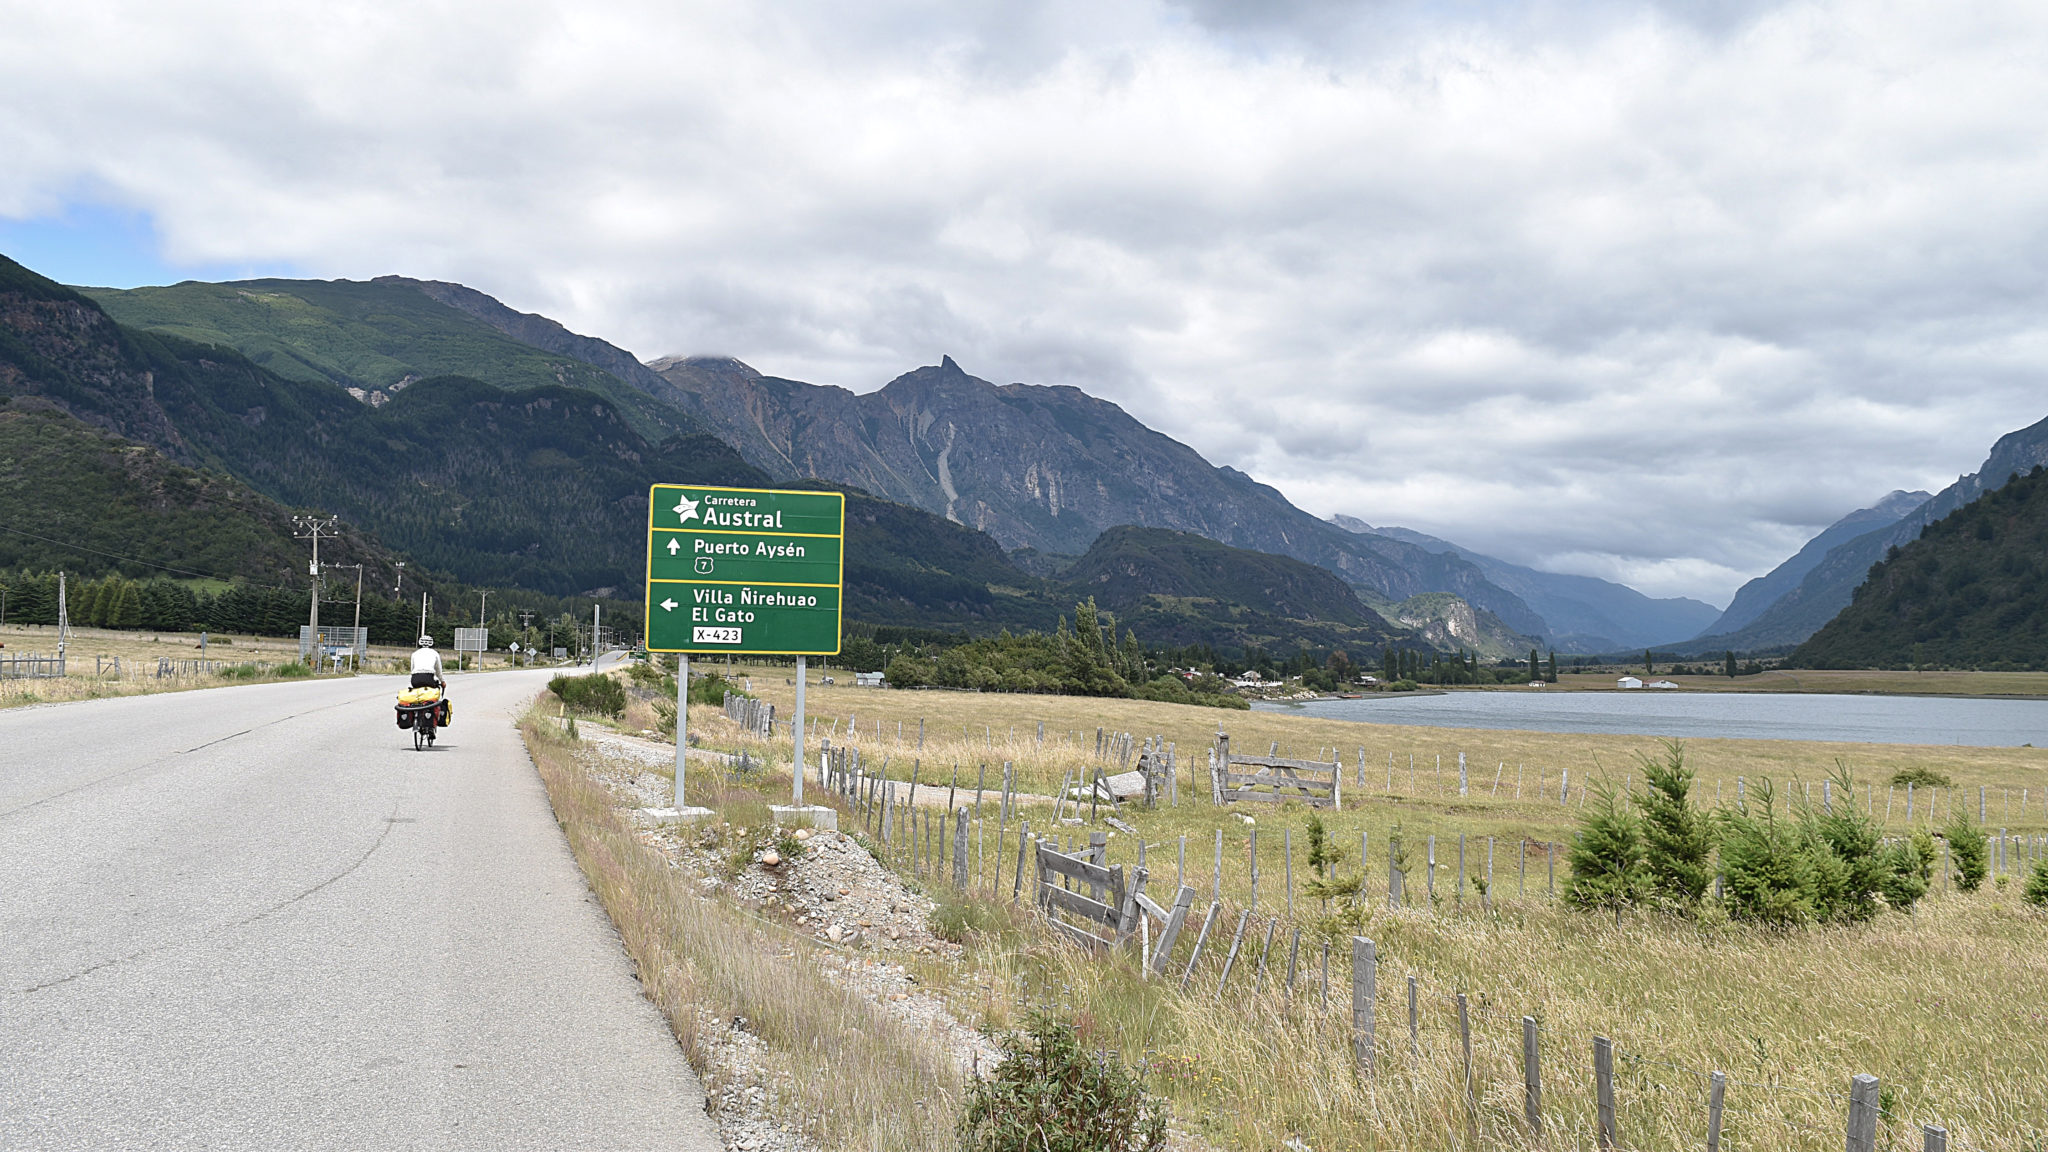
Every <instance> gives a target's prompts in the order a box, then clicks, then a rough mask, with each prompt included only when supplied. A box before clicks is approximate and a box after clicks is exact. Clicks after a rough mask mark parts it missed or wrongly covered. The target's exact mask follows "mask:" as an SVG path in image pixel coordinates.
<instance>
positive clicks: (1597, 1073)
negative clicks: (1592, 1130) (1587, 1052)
mask: <svg viewBox="0 0 2048 1152" xmlns="http://www.w3.org/2000/svg"><path fill="white" fill-rule="evenodd" d="M1593 1087H1594V1092H1595V1095H1596V1097H1597V1098H1598V1101H1599V1108H1600V1131H1599V1135H1598V1147H1599V1148H1600V1152H1614V1149H1615V1148H1616V1147H1617V1146H1618V1143H1617V1141H1618V1137H1617V1136H1616V1134H1615V1131H1614V1041H1612V1040H1609V1039H1608V1038H1607V1037H1605V1036H1595V1037H1593Z"/></svg>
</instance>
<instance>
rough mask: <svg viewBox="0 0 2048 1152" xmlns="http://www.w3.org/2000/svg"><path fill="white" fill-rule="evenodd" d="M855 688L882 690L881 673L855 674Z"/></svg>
mask: <svg viewBox="0 0 2048 1152" xmlns="http://www.w3.org/2000/svg"><path fill="white" fill-rule="evenodd" d="M853 686H854V687H856V688H880V687H882V686H883V685H882V674H881V673H880V672H855V673H854V674H853Z"/></svg>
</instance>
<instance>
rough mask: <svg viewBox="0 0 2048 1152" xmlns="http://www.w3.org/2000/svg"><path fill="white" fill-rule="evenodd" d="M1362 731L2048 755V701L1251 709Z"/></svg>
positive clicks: (1823, 699)
mask: <svg viewBox="0 0 2048 1152" xmlns="http://www.w3.org/2000/svg"><path fill="white" fill-rule="evenodd" d="M1253 707H1254V708H1257V709H1259V710H1260V711H1263V712H1300V713H1305V714H1307V715H1310V716H1320V717H1326V718H1329V719H1333V720H1357V721H1360V722H1362V723H1367V724H1405V725H1411V726H1415V727H1426V728H1498V729H1508V730H1516V731H1525V732H1562V733H1570V732H1610V733H1618V734H1623V735H1642V736H1669V737H1673V738H1680V739H1684V738H1693V737H1700V738H1716V737H1729V738H1735V739H1746V740H1834V741H1843V742H1848V743H1856V744H1961V745H1969V746H1974V747H1983V748H1997V747H2006V748H2013V747H2018V746H2020V745H2022V744H2032V745H2036V746H2048V700H1982V699H1965V698H1961V697H1944V696H1827V695H1818V694H1816V695H1806V694H1803V693H1773V694H1768V695H1767V694H1763V693H1755V694H1750V693H1739V692H1723V693H1707V692H1697V693H1695V692H1670V691H1653V690H1648V689H1645V690H1642V691H1637V692H1560V691H1556V690H1554V689H1552V690H1545V691H1521V692H1451V693H1447V694H1443V695H1428V696H1411V695H1406V694H1394V693H1388V694H1384V695H1372V696H1366V697H1362V698H1360V699H1357V700H1318V701H1314V702H1311V703H1304V704H1279V703H1273V704H1266V703H1260V704H1254V705H1253Z"/></svg>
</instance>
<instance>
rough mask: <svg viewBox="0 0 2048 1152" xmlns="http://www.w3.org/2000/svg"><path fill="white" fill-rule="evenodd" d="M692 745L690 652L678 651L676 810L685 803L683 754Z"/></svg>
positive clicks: (680, 808)
mask: <svg viewBox="0 0 2048 1152" xmlns="http://www.w3.org/2000/svg"><path fill="white" fill-rule="evenodd" d="M689 746H690V654H689V653H688V652H678V653H676V810H677V811H679V812H680V811H682V809H683V807H684V805H683V756H684V755H685V754H686V753H685V749H687V748H689Z"/></svg>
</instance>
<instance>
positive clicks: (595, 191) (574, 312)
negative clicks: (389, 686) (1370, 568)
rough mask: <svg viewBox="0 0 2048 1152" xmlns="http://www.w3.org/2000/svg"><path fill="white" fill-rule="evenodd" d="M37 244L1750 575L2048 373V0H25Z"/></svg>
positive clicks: (1677, 571)
mask: <svg viewBox="0 0 2048 1152" xmlns="http://www.w3.org/2000/svg"><path fill="white" fill-rule="evenodd" d="M0 28H4V29H5V32H4V34H0V252H6V253H8V254H9V255H12V256H15V257H16V258H18V259H22V260H24V261H25V262H27V263H29V264H30V265H31V266H32V267H36V268H38V269H39V270H41V271H44V272H46V273H48V274H50V275H53V276H56V277H58V278H59V279H63V280H67V281H70V282H73V283H103V284H117V285H132V284H140V283H155V282H165V281H170V280H177V279H185V278H194V277H197V278H221V277H229V276H239V275H262V274H284V275H301V276H315V277H323V278H326V277H349V278H366V277H369V276H374V275H379V274H383V273H388V272H395V273H402V274H407V275H412V276H420V277H431V278H438V279H451V280H459V281H462V282H464V283H467V284H470V285H473V286H475V287H478V288H481V289H483V290H485V291H488V292H490V293H492V294H494V295H496V296H498V297H500V298H501V299H504V300H505V301H506V302H508V303H510V304H512V305H514V306H515V307H518V308H521V309H525V310H530V311H538V312H543V313H546V314H548V315H551V316H554V317H556V318H557V319H560V320H562V321H563V322H565V323H567V324H569V325H570V326H571V327H572V328H576V329H578V330H580V331H585V332H589V333H592V334H595V335H599V336H603V337H605V338H607V339H609V340H611V341H613V342H615V343H617V344H620V345H622V346H624V347H627V348H630V349H632V350H634V351H635V352H637V353H638V354H640V355H641V356H643V357H647V358H652V357H654V356H657V355H661V354H666V353H720V354H728V355H734V356H738V357H740V358H742V359H744V360H746V361H748V362H749V363H751V364H753V365H754V366H755V367H757V368H759V369H761V370H762V371H764V372H769V373H772V374H776V375H783V376H791V377H796V378H799V379H806V380H812V381H816V382H820V383H833V384H841V385H844V386H846V387H849V388H853V389H855V390H858V391H866V390H869V389H873V388H877V387H880V386H881V385H882V384H884V383H886V382H887V381H888V380H889V379H890V378H891V377H892V376H895V375H896V374H898V373H900V372H902V371H905V370H907V369H909V368H911V367H914V366H917V365H920V364H930V363H936V362H937V361H938V359H939V357H940V356H941V355H942V354H950V355H952V356H953V357H954V358H955V359H957V360H958V361H959V362H960V363H961V364H962V366H964V367H965V368H967V369H968V370H969V371H970V372H973V373H974V374H976V375H979V376H983V377H986V378H989V379H992V380H996V381H999V382H1008V381H1027V382H1033V383H1065V384H1075V385H1079V386H1080V387H1083V388H1085V389H1087V390H1089V391H1091V392H1094V393H1096V394H1098V395H1102V396H1105V397H1108V398H1110V399H1113V400H1115V401H1117V402H1118V403H1120V404H1122V405H1123V406H1124V407H1125V408H1127V409H1128V410H1129V411H1131V412H1132V413H1133V414H1134V415H1136V416H1137V417H1138V418H1139V419H1141V420H1144V421H1145V422H1147V423H1149V424H1151V425H1152V426H1154V427H1156V428H1159V429H1161V430H1162V431H1165V432H1167V433H1169V434H1171V435H1173V436H1176V437H1178V438H1180V439H1182V440H1184V441H1186V442H1188V443H1190V444H1192V445H1193V446H1195V447H1196V448H1197V449H1199V450H1200V451H1202V452H1203V453H1204V454H1205V455H1207V456H1208V457H1209V458H1210V459H1211V460H1212V461H1215V462H1217V463H1227V464H1233V465H1236V466H1237V467H1240V468H1243V469H1245V470H1246V471H1248V472H1250V473H1252V474H1253V475H1255V476H1258V477H1259V478H1261V479H1264V480H1267V481H1269V482H1271V483H1273V484H1275V485H1277V486H1279V487H1280V488H1281V489H1282V490H1283V491H1285V492H1287V493H1288V494H1289V495H1290V496H1291V497H1293V498H1294V500H1295V501H1296V502H1297V503H1299V504H1301V505H1302V506H1304V507H1306V508H1308V509H1310V510H1312V511H1315V512H1317V513H1324V514H1327V513H1331V512H1346V513H1350V514H1352V515H1356V516H1359V517H1362V518H1364V519H1366V520H1368V521H1371V522H1373V523H1376V524H1387V523H1392V524H1403V525H1407V526H1410V527H1415V528H1420V529H1423V530H1425V531H1430V532H1433V533H1436V534H1438V535H1442V536H1446V537H1448V538H1451V539H1454V540H1458V541H1461V542H1463V543H1466V544H1467V545H1468V546H1471V547H1474V548H1478V549H1481V550H1485V551H1490V552H1492V553H1495V554H1497V555H1500V556H1503V557H1506V558H1509V559H1514V560H1520V561H1523V562H1527V563H1533V564H1536V565H1538V566H1540V567H1546V568H1552V569H1556V570H1561V571H1577V572H1586V573H1590V574H1594V575H1602V576H1607V577H1610V578H1614V579H1620V580H1624V581H1626V582H1628V583H1631V584H1633V585H1635V586H1637V587H1639V588H1642V589H1643V590H1645V591H1648V592H1651V593H1653V594H1657V595H1677V594H1685V595H1694V596H1699V597H1701V598H1703V599H1707V600H1711V601H1713V602H1715V603H1717V604H1719V603H1724V602H1725V601H1726V598H1727V596H1728V595H1729V594H1730V593H1732V591H1733V590H1734V588H1735V587H1736V586H1737V585H1738V584H1740V583H1741V581H1742V580H1744V579H1746V578H1748V577H1749V576H1752V575H1756V574H1758V573H1760V572H1762V571H1764V570H1766V569H1768V568H1770V567H1771V566H1772V565H1774V564H1776V563H1777V562H1778V561H1779V560H1782V559H1783V558H1784V557H1785V556H1786V555H1788V554H1790V553H1791V552H1792V551H1793V550H1794V549H1796V548H1797V547H1798V545H1799V544H1800V543H1801V542H1803V541H1804V540H1805V539H1806V538H1807V537H1808V536H1810V535H1811V534H1812V533H1813V532H1814V531H1816V530H1818V529H1819V528H1820V527H1822V526H1824V525H1825V524H1827V523H1829V522H1831V521H1832V520H1834V519H1835V518H1837V517H1839V516H1840V515H1842V514H1843V513H1845V512H1847V511H1849V510H1850V509H1852V508H1856V507H1859V506H1863V505H1866V504H1869V503H1871V502H1873V501H1874V500H1876V499H1877V498H1878V497H1880V496H1882V495H1883V494H1884V493H1885V492H1887V491H1889V490H1891V489H1894V488H1901V487H1904V488H1912V487H1923V488H1928V489H1930V490H1932V489H1937V488H1940V487H1941V486H1943V485H1945V484H1947V483H1948V482H1949V481H1951V480H1953V479H1954V478H1955V476H1956V475H1957V474H1958V473H1959V472H1963V471H1968V470H1971V469H1974V468H1975V467H1976V466H1977V464H1978V463H1979V462H1981V460H1982V458H1983V456H1984V452H1985V450H1986V449H1987V448H1988V447H1989V446H1990V443H1991V441H1992V440H1993V439H1995V438H1996V437H1997V436H1998V435H1999V434H2001V433H2003V432H2006V431H2008V430H2011V429H2013V428H2017V427H2020V426H2023V425H2026V424H2031V423H2033V422H2034V421H2036V420H2038V419H2040V418H2041V417H2043V416H2044V415H2048V388H2043V387H2041V385H2040V382H2041V381H2042V380H2043V379H2044V378H2048V376H2044V371H2048V290H2044V288H2048V286H2044V268H2048V264H2044V261H2043V259H2042V257H2043V254H2044V252H2043V231H2044V224H2048V131H2044V124H2043V121H2044V118H2048V112H2044V110H2048V5H2042V4H2040V3H2038V0H2036V2H2033V3H2001V2H1998V0H1985V2H1979V3H1971V4H1955V3H1952V2H1949V3H1935V2H1932V0H1926V2H1921V0H1898V2H1864V3H1858V2H1839V3H1834V2H1819V3H1796V4H1782V5H1778V4H1769V3H1762V2H1757V3H1744V2H1729V3H1713V2H1709V0H1699V2H1694V3H1686V2H1683V0H1669V2H1666V3H1661V4H1659V3H1621V2H1612V3H1610V2H1605V0H1579V2H1558V3H1516V2H1512V0H1504V2H1499V3H1486V2H1481V0H1471V2H1465V3H1459V2H1455V0H1452V2H1443V3H1403V2H1400V0H1386V2H1373V0H1360V2H1354V3H1342V4H1338V3H1323V2H1321V0H1268V2H1266V3H1236V2H1233V0H1188V2H1182V3H1165V2H1159V3H1129V4H1116V3H1108V2H1105V0H1073V2H1059V0H1055V2H1043V3H1031V2H1019V3H1012V4H997V3H986V2H975V0H949V2H941V0H866V2H864V3H860V4H845V3H839V2H830V3H827V2H809V0H805V2H797V3H786V4H771V3H762V2H760V0H731V2H705V3H693V2H689V0H661V2H658V3H648V4H635V3H600V2H593V0H575V2H573V3H569V2H565V3H542V2H524V0H494V2H493V3H489V4H484V3H463V2H451V0H408V2H406V3H402V4H401V3H384V4H356V3H347V2H341V0H326V2H323V3H320V4H299V3H277V4H270V5H263V6H257V5H249V4H244V3H231V2H226V0H220V2H214V0H148V2H145V3H133V4H123V3H104V2H92V0H77V2H72V3H66V4H62V5H59V4H51V3H47V2H46V0H0Z"/></svg>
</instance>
